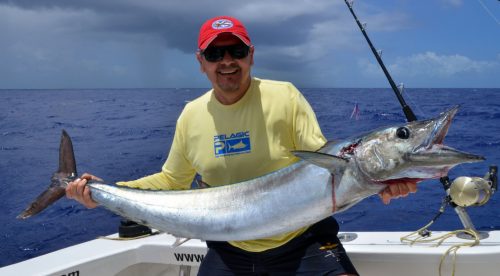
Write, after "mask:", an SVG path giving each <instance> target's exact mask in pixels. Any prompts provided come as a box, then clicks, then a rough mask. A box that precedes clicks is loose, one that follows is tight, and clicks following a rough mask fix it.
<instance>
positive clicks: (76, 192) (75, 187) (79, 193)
mask: <svg viewBox="0 0 500 276" xmlns="http://www.w3.org/2000/svg"><path fill="white" fill-rule="evenodd" d="M88 180H96V181H102V179H100V178H99V177H97V176H94V175H91V174H88V173H84V174H83V175H82V176H81V177H80V178H78V179H76V180H75V181H72V182H69V183H68V186H67V187H66V197H67V198H72V199H74V200H76V201H78V202H80V203H81V204H83V205H84V206H85V207H87V208H89V209H90V208H95V207H97V205H98V204H97V202H95V201H94V200H92V198H91V197H90V188H89V187H87V181H88Z"/></svg>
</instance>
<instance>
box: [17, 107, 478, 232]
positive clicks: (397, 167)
mask: <svg viewBox="0 0 500 276" xmlns="http://www.w3.org/2000/svg"><path fill="white" fill-rule="evenodd" d="M456 111H457V108H454V109H452V110H450V111H448V112H445V113H443V114H441V115H440V116H439V117H437V118H435V119H432V120H426V121H419V122H411V123H408V124H405V125H400V126H392V127H388V128H384V129H380V130H376V131H373V132H371V133H368V134H367V135H361V136H358V137H354V138H351V139H348V140H345V141H342V142H338V143H334V142H329V143H327V144H326V145H325V146H324V147H323V148H322V149H321V150H320V151H318V152H307V151H296V152H294V154H295V155H296V156H299V157H300V158H302V159H303V160H301V161H299V162H297V163H295V164H293V165H291V166H288V167H286V168H283V169H281V170H278V171H276V172H273V173H271V174H268V175H265V176H262V177H258V178H255V179H252V180H248V181H245V182H240V183H235V184H231V185H226V186H220V187H213V188H206V189H196V190H183V191H148V190H137V189H129V188H124V187H117V186H110V185H105V184H100V183H90V184H89V187H90V189H91V193H92V198H93V199H94V200H95V201H97V202H98V203H99V204H100V205H101V206H104V207H105V208H107V209H109V210H111V211H112V212H114V213H116V214H119V215H121V216H123V217H126V218H129V219H131V220H134V221H136V222H138V223H140V224H144V225H148V226H151V227H153V228H156V229H159V230H161V231H165V232H168V233H171V234H173V235H175V236H178V237H185V238H198V239H202V240H213V241H238V240H251V239H258V238H265V237H270V236H273V235H276V234H279V233H284V232H287V231H292V230H295V229H298V228H300V227H303V226H307V225H310V224H312V223H315V222H317V221H319V220H321V219H323V218H326V217H328V216H331V215H332V214H334V213H336V212H341V211H344V210H346V209H348V208H349V207H351V206H353V205H354V204H356V203H357V202H359V201H361V200H362V199H364V198H366V197H369V196H371V195H374V194H376V193H378V192H380V191H381V190H383V189H384V188H385V187H387V185H391V183H397V182H398V181H401V180H402V179H405V180H415V181H418V180H425V179H430V178H438V177H441V176H444V175H446V174H447V172H448V170H449V169H451V168H452V167H453V166H455V165H457V164H461V163H467V162H477V161H481V160H483V159H484V158H482V157H481V156H477V155H472V154H468V153H463V152H460V151H456V150H454V149H452V148H449V147H446V146H444V145H442V141H443V139H444V136H445V135H446V132H447V130H448V127H449V125H450V122H451V119H452V118H453V116H454V115H455V113H456ZM67 160H69V161H67ZM61 162H62V164H61ZM71 162H73V163H71ZM68 163H70V164H68ZM74 175H76V164H75V163H74V156H73V149H72V144H71V140H70V139H69V136H68V135H67V134H66V133H65V132H63V137H62V139H61V149H60V166H59V170H58V172H56V173H55V174H54V176H53V181H52V185H51V188H49V190H51V189H52V190H54V187H62V188H63V187H64V185H65V184H66V183H67V182H68V181H70V180H71V179H72V178H73V177H74ZM63 176H66V177H63ZM49 194H55V192H50V193H49V192H44V193H43V194H42V195H40V196H39V198H37V199H36V200H35V201H34V202H33V203H32V204H31V205H30V206H28V208H27V209H26V210H25V211H24V212H23V213H22V214H21V215H19V216H18V217H19V218H27V217H30V216H31V215H33V214H36V213H38V212H40V211H41V210H43V209H44V208H45V207H47V206H48V204H50V203H51V202H53V201H55V200H57V198H56V197H60V196H61V195H59V194H60V192H59V194H58V195H57V196H52V197H51V198H50V200H48V199H47V197H49ZM41 202H43V204H40V203H41Z"/></svg>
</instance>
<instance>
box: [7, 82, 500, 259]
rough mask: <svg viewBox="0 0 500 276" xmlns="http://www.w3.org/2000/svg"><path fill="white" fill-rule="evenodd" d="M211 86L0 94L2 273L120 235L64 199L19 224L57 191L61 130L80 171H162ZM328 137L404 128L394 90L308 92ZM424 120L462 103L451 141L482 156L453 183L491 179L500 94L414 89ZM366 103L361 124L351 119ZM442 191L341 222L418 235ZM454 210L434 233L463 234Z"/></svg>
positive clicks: (123, 176)
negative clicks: (178, 130) (37, 201)
mask: <svg viewBox="0 0 500 276" xmlns="http://www.w3.org/2000/svg"><path fill="white" fill-rule="evenodd" d="M205 90H206V89H94V90H0V198H1V201H0V202H1V203H0V206H1V212H0V227H1V228H0V229H1V232H0V266H5V265H9V264H12V263H16V262H20V261H23V260H27V259H30V258H33V257H36V256H39V255H42V254H46V253H49V252H52V251H55V250H58V249H61V248H63V247H67V246H71V245H74V244H77V243H81V242H84V241H88V240H91V239H94V238H96V237H97V236H102V235H107V234H111V233H115V232H116V231H117V230H118V224H119V220H120V218H119V217H117V216H116V215H113V214H112V213H110V212H108V211H106V210H104V209H101V208H98V209H94V210H87V209H85V208H84V207H82V206H80V205H79V204H76V203H75V202H74V201H72V200H68V199H62V200H60V201H58V202H57V203H55V204H54V205H53V206H52V207H50V208H48V209H47V210H45V211H44V212H43V213H41V214H39V215H38V216H35V217H33V218H30V219H28V220H25V221H20V220H16V219H15V217H16V216H17V215H18V214H19V213H20V212H21V211H22V210H23V209H24V208H25V207H26V206H27V205H28V204H29V203H30V202H31V200H32V199H33V198H35V197H36V196H37V195H38V194H39V193H40V192H42V191H43V190H44V189H45V187H46V186H47V185H48V184H49V181H50V177H51V174H52V173H53V172H54V171H55V170H56V169H57V163H58V147H59V139H60V135H61V130H63V129H65V130H66V131H67V132H68V133H69V134H70V135H71V137H72V139H73V145H74V148H75V154H76V160H77V164H78V170H79V173H83V172H91V173H93V174H95V175H98V176H100V177H102V178H104V179H105V180H106V181H107V182H114V181H119V180H131V179H136V178H139V177H142V176H144V175H148V174H152V173H155V172H158V171H159V170H160V169H161V166H162V165H163V163H164V162H165V158H166V156H167V154H168V150H169V148H170V144H171V141H172V136H173V133H174V129H175V122H176V119H177V117H178V115H179V113H180V112H181V110H182V108H183V106H184V105H185V103H186V102H187V101H190V100H192V99H194V98H196V97H198V96H199V95H201V94H203V93H204V92H205ZM301 91H302V92H303V93H304V95H305V96H306V98H307V99H308V100H309V101H310V103H311V105H312V106H313V108H314V110H315V111H316V114H317V117H318V120H319V123H320V125H321V127H322V129H323V132H324V134H325V136H326V137H327V138H329V139H342V138H346V137H349V136H351V135H354V134H357V133H361V132H366V131H369V130H371V129H375V128H378V127H381V126H385V125H391V124H399V123H403V122H405V117H404V116H403V114H402V112H401V108H400V106H399V104H398V102H397V100H396V97H395V96H394V95H393V92H392V91H391V90H390V89H301ZM405 98H406V100H407V102H408V104H409V105H410V106H411V107H412V108H413V109H414V111H415V113H416V115H417V117H418V118H431V117H433V116H435V115H437V114H439V113H440V112H442V111H445V110H446V109H448V108H450V107H452V106H454V105H460V106H461V108H460V111H459V113H458V115H457V116H456V117H455V120H454V122H453V124H452V126H451V128H450V130H449V134H448V136H447V138H446V139H445V142H446V144H448V145H450V146H452V147H455V148H458V149H461V150H464V151H468V152H472V153H476V154H481V155H484V156H485V157H486V158H487V160H486V161H485V162H482V163H475V164H468V165H461V166H458V167H456V168H454V169H453V170H452V171H451V172H450V177H451V178H454V177H457V176H461V175H475V176H483V175H484V174H485V173H486V171H487V170H488V166H489V165H490V164H498V163H500V162H499V160H500V150H499V146H500V89H407V90H406V91H405ZM356 104H358V106H359V109H360V117H359V118H358V120H356V119H354V118H350V116H351V112H352V110H353V108H354V106H355V105H356ZM443 196H444V191H443V189H442V186H441V184H440V183H439V181H437V180H433V181H425V182H423V183H421V184H420V185H419V191H418V193H416V194H412V195H410V196H409V197H407V198H404V199H397V200H393V201H392V202H391V204H389V205H387V206H386V205H383V204H382V203H381V200H380V199H379V198H378V197H377V196H373V197H371V198H368V199H366V200H364V201H363V202H361V203H359V204H358V205H356V206H354V207H352V208H351V209H349V210H348V211H346V212H345V213H342V214H338V215H336V218H337V220H338V221H339V223H340V224H341V231H402V230H404V231H411V230H416V229H418V228H419V227H421V226H423V225H424V224H426V223H427V222H428V221H429V220H430V219H432V218H433V217H434V215H435V214H436V213H437V211H438V209H439V207H440V204H441V200H442V198H443ZM499 198H500V195H494V196H493V198H492V199H491V200H490V202H489V203H488V204H486V205H485V206H482V207H474V208H469V209H468V212H469V214H470V216H471V218H472V220H473V222H474V224H475V225H476V227H477V228H478V229H481V230H493V229H500V201H499ZM460 227H461V224H460V221H459V219H458V217H457V215H456V214H455V213H454V212H453V210H452V209H451V208H449V209H448V210H447V211H446V212H445V214H444V215H443V216H442V217H441V218H440V219H439V220H438V221H437V222H436V223H435V224H434V225H433V226H432V228H431V230H453V229H457V228H460Z"/></svg>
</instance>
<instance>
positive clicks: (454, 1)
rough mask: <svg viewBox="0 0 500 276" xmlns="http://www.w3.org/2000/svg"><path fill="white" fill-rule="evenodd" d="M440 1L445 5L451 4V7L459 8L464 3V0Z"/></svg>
mask: <svg viewBox="0 0 500 276" xmlns="http://www.w3.org/2000/svg"><path fill="white" fill-rule="evenodd" d="M440 1H441V3H443V4H444V5H445V6H450V7H453V8H459V7H461V6H462V5H463V4H464V3H463V0H440Z"/></svg>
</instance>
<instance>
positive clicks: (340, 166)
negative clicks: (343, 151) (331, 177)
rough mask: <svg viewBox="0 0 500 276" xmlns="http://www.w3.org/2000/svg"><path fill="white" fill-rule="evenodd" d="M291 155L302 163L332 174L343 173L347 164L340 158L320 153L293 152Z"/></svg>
mask: <svg viewBox="0 0 500 276" xmlns="http://www.w3.org/2000/svg"><path fill="white" fill-rule="evenodd" d="M292 153H293V154H294V155H295V156H297V157H299V158H300V159H302V160H304V161H307V162H309V163H312V164H314V165H316V166H320V167H322V168H325V169H327V170H329V171H330V172H331V173H332V174H340V173H341V172H343V171H344V169H345V167H346V166H347V163H348V162H349V161H348V160H347V159H344V158H342V157H338V156H335V155H331V154H327V153H322V152H315V151H305V150H295V151H292Z"/></svg>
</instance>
